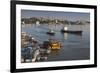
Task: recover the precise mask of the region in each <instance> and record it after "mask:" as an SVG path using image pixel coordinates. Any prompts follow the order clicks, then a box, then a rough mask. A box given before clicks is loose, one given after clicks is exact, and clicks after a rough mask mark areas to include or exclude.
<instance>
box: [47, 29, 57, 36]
mask: <svg viewBox="0 0 100 73" xmlns="http://www.w3.org/2000/svg"><path fill="white" fill-rule="evenodd" d="M46 33H47V34H48V35H55V32H54V31H53V30H50V31H48V32H46Z"/></svg>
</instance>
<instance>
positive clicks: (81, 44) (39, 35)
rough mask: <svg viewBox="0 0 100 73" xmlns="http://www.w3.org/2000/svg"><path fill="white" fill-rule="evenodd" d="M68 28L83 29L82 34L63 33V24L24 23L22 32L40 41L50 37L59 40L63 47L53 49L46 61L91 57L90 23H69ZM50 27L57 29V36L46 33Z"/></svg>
mask: <svg viewBox="0 0 100 73" xmlns="http://www.w3.org/2000/svg"><path fill="white" fill-rule="evenodd" d="M66 26H67V27H68V29H72V30H82V31H83V32H82V35H76V34H69V33H61V32H60V30H61V29H62V27H63V25H47V24H44V25H42V24H41V25H39V26H36V25H35V24H31V25H29V24H28V25H22V32H27V33H28V34H30V35H32V36H33V37H34V38H35V39H37V40H38V41H39V42H40V43H43V41H47V40H48V39H49V38H53V39H56V40H59V41H60V42H61V43H62V45H63V47H62V48H61V49H60V50H55V51H51V53H50V54H49V55H48V56H47V59H46V60H44V61H64V60H87V59H90V24H84V25H67V24H66ZM48 29H53V30H54V31H55V33H56V34H55V36H49V35H47V34H46V32H47V31H48Z"/></svg>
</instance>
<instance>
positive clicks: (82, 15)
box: [21, 10, 90, 21]
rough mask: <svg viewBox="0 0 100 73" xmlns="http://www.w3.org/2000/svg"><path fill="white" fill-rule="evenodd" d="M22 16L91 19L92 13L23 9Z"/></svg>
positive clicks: (73, 19) (72, 19)
mask: <svg viewBox="0 0 100 73" xmlns="http://www.w3.org/2000/svg"><path fill="white" fill-rule="evenodd" d="M21 17H22V18H24V17H25V18H27V17H50V18H58V19H67V20H70V21H76V20H86V21H89V20H90V13H83V12H56V11H37V10H21Z"/></svg>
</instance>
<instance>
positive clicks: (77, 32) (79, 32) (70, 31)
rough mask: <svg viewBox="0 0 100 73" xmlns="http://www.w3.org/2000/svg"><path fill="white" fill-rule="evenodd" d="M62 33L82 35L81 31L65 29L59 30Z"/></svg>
mask: <svg viewBox="0 0 100 73" xmlns="http://www.w3.org/2000/svg"><path fill="white" fill-rule="evenodd" d="M61 32H62V33H72V34H82V30H68V29H67V27H64V28H63V29H61Z"/></svg>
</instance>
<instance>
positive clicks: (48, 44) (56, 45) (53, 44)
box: [43, 40, 62, 50]
mask: <svg viewBox="0 0 100 73" xmlns="http://www.w3.org/2000/svg"><path fill="white" fill-rule="evenodd" d="M43 45H44V47H45V48H48V49H51V50H58V49H61V47H62V46H61V43H60V42H59V41H57V40H49V41H44V43H43Z"/></svg>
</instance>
